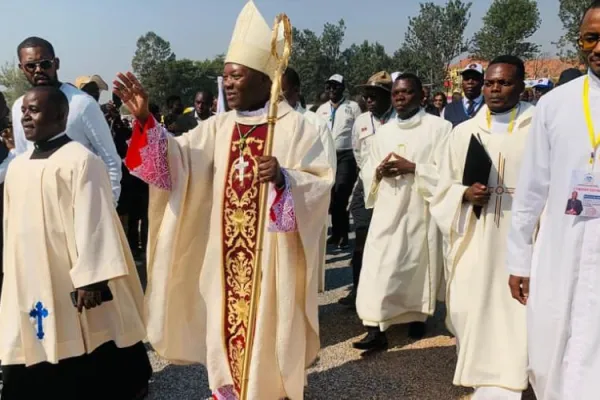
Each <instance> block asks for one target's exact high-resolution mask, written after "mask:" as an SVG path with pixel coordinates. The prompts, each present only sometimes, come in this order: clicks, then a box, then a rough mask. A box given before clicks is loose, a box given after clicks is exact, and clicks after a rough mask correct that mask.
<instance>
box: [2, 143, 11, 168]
mask: <svg viewBox="0 0 600 400" xmlns="http://www.w3.org/2000/svg"><path fill="white" fill-rule="evenodd" d="M8 153H9V150H8V148H7V147H6V145H5V144H4V142H0V163H1V162H2V161H4V160H5V159H6V157H8Z"/></svg>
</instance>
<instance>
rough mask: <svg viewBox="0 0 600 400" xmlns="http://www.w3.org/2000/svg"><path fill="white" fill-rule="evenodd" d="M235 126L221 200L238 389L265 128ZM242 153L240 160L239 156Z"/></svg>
mask: <svg viewBox="0 0 600 400" xmlns="http://www.w3.org/2000/svg"><path fill="white" fill-rule="evenodd" d="M239 127H240V131H241V133H242V136H245V135H248V136H247V137H246V138H245V139H242V138H240V135H239V132H238V130H237V128H236V127H235V126H234V128H233V133H232V140H231V147H230V149H229V159H228V161H227V175H226V182H225V190H224V199H223V238H222V239H223V278H224V279H223V283H224V288H223V289H224V290H223V293H224V296H223V299H224V321H223V323H224V326H223V337H224V342H225V343H224V344H225V351H226V355H227V362H228V364H229V370H230V371H231V377H232V379H233V384H234V387H235V389H236V391H237V392H238V393H240V390H241V381H242V370H243V365H244V352H245V349H246V343H247V338H246V335H247V330H248V317H249V312H250V297H251V294H252V276H253V273H254V270H255V266H256V262H257V260H256V243H257V234H258V224H259V192H260V191H259V188H260V186H259V184H258V164H257V162H256V157H259V156H262V155H263V154H264V145H265V139H266V136H267V125H266V124H264V125H260V126H258V127H257V128H255V129H254V130H253V131H252V132H251V133H248V132H249V131H250V130H251V129H252V128H253V127H252V126H248V125H240V126H239ZM240 154H241V155H242V156H241V157H240Z"/></svg>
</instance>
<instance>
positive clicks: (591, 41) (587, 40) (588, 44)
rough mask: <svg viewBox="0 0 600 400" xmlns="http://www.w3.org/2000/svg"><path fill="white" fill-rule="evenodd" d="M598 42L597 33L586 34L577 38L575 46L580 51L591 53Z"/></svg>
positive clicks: (599, 39)
mask: <svg viewBox="0 0 600 400" xmlns="http://www.w3.org/2000/svg"><path fill="white" fill-rule="evenodd" d="M598 42H600V34H599V33H586V34H585V35H583V36H579V39H578V40H577V45H578V46H579V48H580V49H581V51H586V52H589V51H592V50H594V49H595V48H596V46H597V45H598Z"/></svg>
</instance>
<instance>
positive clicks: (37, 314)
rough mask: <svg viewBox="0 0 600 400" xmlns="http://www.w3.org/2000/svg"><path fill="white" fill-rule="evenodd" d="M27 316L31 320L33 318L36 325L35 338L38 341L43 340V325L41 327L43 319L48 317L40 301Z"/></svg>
mask: <svg viewBox="0 0 600 400" xmlns="http://www.w3.org/2000/svg"><path fill="white" fill-rule="evenodd" d="M29 316H30V317H31V318H35V319H36V323H37V337H38V339H40V340H41V339H43V338H44V325H43V323H42V322H43V320H44V318H47V317H48V310H47V309H45V308H44V305H43V304H42V302H41V301H38V302H37V303H36V305H35V307H34V308H33V309H32V310H31V311H30V312H29Z"/></svg>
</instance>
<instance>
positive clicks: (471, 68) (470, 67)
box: [460, 63, 483, 75]
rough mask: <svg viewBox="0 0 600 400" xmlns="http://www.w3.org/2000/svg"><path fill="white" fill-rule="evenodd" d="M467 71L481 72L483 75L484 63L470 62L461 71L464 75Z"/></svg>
mask: <svg viewBox="0 0 600 400" xmlns="http://www.w3.org/2000/svg"><path fill="white" fill-rule="evenodd" d="M467 71H474V72H479V73H480V74H481V75H483V65H481V64H477V63H472V64H469V65H467V66H466V67H465V68H464V69H463V70H462V71H461V73H460V74H461V75H462V74H464V73H465V72H467Z"/></svg>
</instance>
